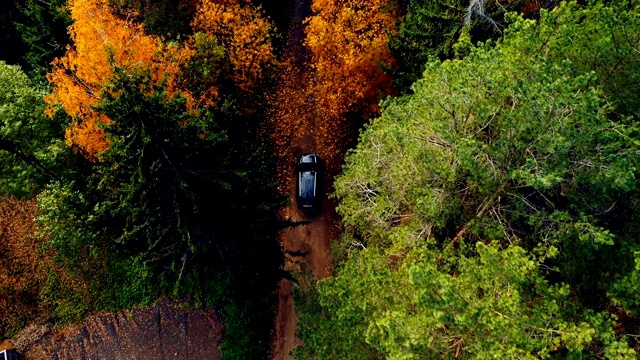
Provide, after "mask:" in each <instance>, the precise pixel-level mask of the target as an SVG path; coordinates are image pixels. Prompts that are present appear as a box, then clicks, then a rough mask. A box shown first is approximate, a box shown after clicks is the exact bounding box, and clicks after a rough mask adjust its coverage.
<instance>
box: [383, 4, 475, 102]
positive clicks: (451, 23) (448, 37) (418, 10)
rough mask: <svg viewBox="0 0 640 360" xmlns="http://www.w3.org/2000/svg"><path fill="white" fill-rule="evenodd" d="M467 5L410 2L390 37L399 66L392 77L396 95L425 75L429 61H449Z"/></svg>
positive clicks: (391, 50)
mask: <svg viewBox="0 0 640 360" xmlns="http://www.w3.org/2000/svg"><path fill="white" fill-rule="evenodd" d="M466 6H467V1H461V0H438V1H424V0H412V1H410V2H409V6H408V8H407V13H406V14H405V16H404V17H403V19H402V22H401V23H400V26H399V28H398V34H397V35H394V36H392V37H391V40H390V41H389V45H388V46H389V51H390V52H391V54H392V55H393V57H394V58H395V59H396V61H397V62H398V68H397V69H390V70H391V72H392V74H393V75H394V79H395V80H394V81H395V83H394V86H395V88H396V90H397V91H399V92H401V93H404V92H406V91H408V90H409V89H410V87H411V84H413V83H414V82H415V81H416V80H418V79H419V78H420V77H421V75H422V72H423V71H424V66H425V64H426V63H427V62H428V61H429V58H431V57H435V58H439V59H441V60H444V59H447V58H451V57H452V55H453V54H452V50H453V44H454V43H455V42H456V39H457V37H458V35H459V33H460V31H461V30H462V28H463V25H464V15H465V11H466Z"/></svg>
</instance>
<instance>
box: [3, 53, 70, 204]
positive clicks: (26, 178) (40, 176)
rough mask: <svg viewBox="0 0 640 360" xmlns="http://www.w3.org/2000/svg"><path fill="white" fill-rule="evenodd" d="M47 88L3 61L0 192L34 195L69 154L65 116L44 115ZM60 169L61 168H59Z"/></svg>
mask: <svg viewBox="0 0 640 360" xmlns="http://www.w3.org/2000/svg"><path fill="white" fill-rule="evenodd" d="M43 96H44V93H43V91H40V90H38V89H36V88H35V87H34V86H33V84H32V83H31V81H30V80H29V78H28V77H27V76H26V75H25V74H24V73H23V72H22V71H21V70H20V68H19V67H18V66H12V65H7V64H6V63H4V62H0V193H1V194H3V195H12V196H17V197H26V196H33V195H35V194H36V193H37V191H39V190H40V189H41V188H42V186H43V185H44V184H46V183H47V182H48V181H50V180H52V179H54V178H55V177H56V176H57V175H54V171H56V170H59V169H57V168H56V167H57V164H59V163H60V161H62V160H63V159H64V157H65V156H66V155H67V154H68V150H67V148H66V147H65V145H64V143H63V139H62V134H63V133H64V127H63V124H62V123H61V120H62V117H57V118H54V119H49V118H47V117H45V115H44V103H43V101H42V98H43ZM56 172H57V171H56Z"/></svg>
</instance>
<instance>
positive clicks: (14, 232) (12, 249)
mask: <svg viewBox="0 0 640 360" xmlns="http://www.w3.org/2000/svg"><path fill="white" fill-rule="evenodd" d="M36 211H37V206H36V201H35V199H32V200H26V201H18V200H14V199H12V198H0V234H1V236H0V260H1V261H0V319H2V321H0V337H2V336H5V335H6V331H10V330H16V329H19V328H21V327H22V326H24V325H25V324H24V322H25V321H26V320H27V319H28V320H31V319H33V318H36V317H39V316H40V317H42V316H46V313H45V311H44V309H43V306H42V305H41V304H40V303H39V302H38V301H37V299H38V296H39V292H40V290H41V287H42V285H43V284H44V282H45V280H46V276H47V274H46V272H45V269H44V266H43V264H44V263H46V262H47V261H49V259H48V258H47V256H48V255H42V254H41V252H42V240H40V239H39V238H37V237H36V236H35V233H36V228H37V224H36V222H35V220H34V218H35V216H36Z"/></svg>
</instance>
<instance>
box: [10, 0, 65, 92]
mask: <svg viewBox="0 0 640 360" xmlns="http://www.w3.org/2000/svg"><path fill="white" fill-rule="evenodd" d="M66 6H67V2H66V0H50V1H46V2H45V1H42V0H26V1H24V3H22V4H20V5H19V10H20V19H19V21H17V22H16V29H17V31H18V32H19V33H20V37H21V38H22V41H23V42H24V44H25V45H26V48H27V50H26V51H25V53H24V54H23V55H22V58H23V59H22V63H23V64H24V66H25V69H26V70H27V73H29V75H30V77H31V78H32V79H34V80H36V81H38V82H42V83H43V84H44V83H46V74H47V72H49V71H50V70H51V62H52V61H53V59H55V58H57V57H62V55H63V54H64V52H65V51H66V48H67V45H69V44H70V43H71V38H70V37H69V33H68V31H67V28H68V27H69V26H70V25H71V17H70V16H69V12H68V10H67V8H66Z"/></svg>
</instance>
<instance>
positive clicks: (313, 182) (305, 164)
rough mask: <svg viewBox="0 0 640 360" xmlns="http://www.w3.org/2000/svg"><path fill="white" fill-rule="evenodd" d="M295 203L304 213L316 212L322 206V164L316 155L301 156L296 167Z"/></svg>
mask: <svg viewBox="0 0 640 360" xmlns="http://www.w3.org/2000/svg"><path fill="white" fill-rule="evenodd" d="M296 175H297V180H296V202H297V203H298V209H300V210H302V211H304V212H309V213H311V212H316V211H318V210H320V208H321V206H322V163H321V162H320V157H318V154H316V153H306V154H302V155H301V156H300V158H298V163H297V166H296Z"/></svg>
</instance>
